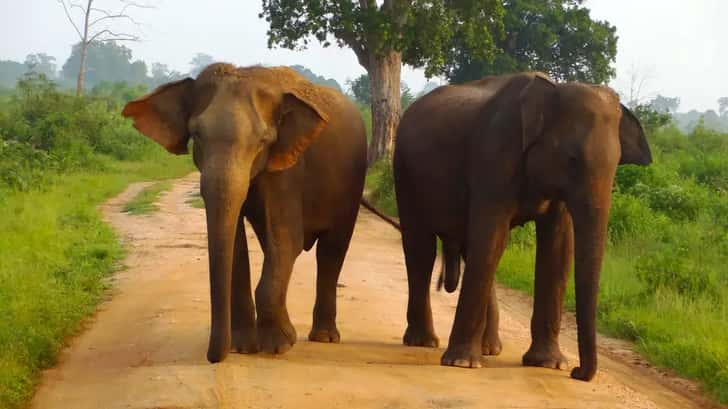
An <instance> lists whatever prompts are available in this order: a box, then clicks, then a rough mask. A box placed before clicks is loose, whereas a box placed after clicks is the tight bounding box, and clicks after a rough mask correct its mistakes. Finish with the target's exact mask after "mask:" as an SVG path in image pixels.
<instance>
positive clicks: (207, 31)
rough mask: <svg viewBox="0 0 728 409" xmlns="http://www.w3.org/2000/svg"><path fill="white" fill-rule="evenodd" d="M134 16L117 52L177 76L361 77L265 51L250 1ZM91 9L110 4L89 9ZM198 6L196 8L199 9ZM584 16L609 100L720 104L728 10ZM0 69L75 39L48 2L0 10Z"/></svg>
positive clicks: (350, 57) (65, 50) (621, 5)
mask: <svg viewBox="0 0 728 409" xmlns="http://www.w3.org/2000/svg"><path fill="white" fill-rule="evenodd" d="M151 2H153V3H154V4H156V5H157V8H156V9H153V10H140V11H136V12H134V16H135V17H136V18H137V19H138V20H139V21H141V22H142V23H143V37H144V41H143V42H141V43H127V46H129V47H130V48H131V49H132V50H133V53H134V58H137V59H142V60H144V61H145V62H147V64H148V65H149V66H151V63H152V62H162V63H165V64H168V65H169V66H170V67H171V68H173V69H176V70H178V71H182V72H186V71H187V70H188V69H189V65H188V63H189V61H190V59H191V58H192V56H193V55H194V54H195V53H197V52H203V53H206V54H210V55H212V56H213V57H215V59H217V60H224V61H229V62H233V63H236V64H239V65H249V64H257V63H263V64H285V65H293V64H301V65H304V66H306V67H309V68H310V69H311V70H313V71H314V72H316V73H318V74H319V75H323V76H325V77H332V78H334V79H336V80H337V81H339V83H341V84H342V86H343V85H344V82H345V81H346V80H347V79H348V78H354V77H356V76H358V75H359V74H362V73H364V70H363V69H362V68H361V67H360V66H359V65H358V63H357V62H356V58H355V57H354V53H353V52H352V51H350V50H348V49H339V48H337V47H335V46H334V47H329V48H326V49H324V48H322V47H320V46H318V45H313V46H311V47H310V48H309V49H308V50H306V51H299V52H294V51H289V50H283V49H273V50H270V49H268V47H267V42H266V40H267V38H266V29H267V25H266V22H265V21H264V20H261V19H259V18H258V13H259V12H260V7H261V6H260V5H261V2H260V0H208V1H205V2H200V1H195V0H159V1H154V0H152V1H151ZM97 3H98V4H99V5H100V6H105V5H115V4H118V2H117V1H116V0H97ZM201 4H203V5H202V6H201ZM586 4H587V6H588V7H589V8H591V9H592V16H593V17H595V18H597V19H600V20H607V21H609V22H610V23H612V24H613V25H615V26H616V27H617V34H618V36H619V42H618V46H619V51H618V54H617V63H616V66H617V78H616V79H615V81H614V82H613V83H612V86H613V87H614V88H615V89H617V90H618V91H625V90H627V89H628V88H629V82H630V81H629V78H630V76H631V73H632V72H637V73H638V74H639V77H646V78H647V82H646V86H645V89H644V90H643V94H644V96H647V97H649V96H653V95H655V94H657V93H660V94H663V95H666V96H678V97H680V99H681V106H680V110H681V111H687V110H690V109H698V110H701V111H702V110H705V109H715V108H716V107H717V103H716V101H717V99H718V98H719V97H722V96H728V80H727V79H726V77H727V75H728V51H726V50H725V49H724V47H725V46H726V45H728V0H587V3H586ZM0 38H1V39H2V40H0V59H11V60H16V61H21V62H22V61H23V60H24V59H25V56H26V55H27V54H29V53H35V52H44V53H47V54H50V55H53V56H55V57H56V58H57V62H58V65H59V67H60V66H61V65H62V64H63V62H64V61H65V60H66V58H68V55H69V54H70V50H71V44H73V43H75V42H77V41H78V37H77V35H76V33H75V32H74V30H73V28H72V27H71V26H70V24H69V23H68V21H67V20H66V17H65V15H64V13H63V9H62V8H61V6H60V5H59V4H58V3H57V2H56V1H55V0H22V1H21V0H0ZM403 80H404V81H405V82H407V84H408V85H409V86H410V88H412V89H413V90H415V91H419V90H420V89H421V88H422V87H423V86H424V84H425V82H426V79H425V77H424V74H423V73H422V71H421V70H413V69H410V68H408V67H405V68H404V69H403Z"/></svg>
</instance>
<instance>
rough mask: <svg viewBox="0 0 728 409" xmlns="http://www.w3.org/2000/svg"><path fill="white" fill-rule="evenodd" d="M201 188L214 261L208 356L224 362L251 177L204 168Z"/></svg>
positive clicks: (211, 266)
mask: <svg viewBox="0 0 728 409" xmlns="http://www.w3.org/2000/svg"><path fill="white" fill-rule="evenodd" d="M202 175H203V176H202V178H201V180H200V190H201V192H202V197H203V198H204V200H205V212H206V215H207V240H208V252H209V262H210V301H211V321H212V324H211V329H210V343H209V347H208V351H207V359H208V361H210V362H220V361H222V360H223V359H225V357H226V356H227V354H228V352H229V351H230V342H231V339H230V300H231V295H230V291H231V290H230V288H231V280H232V266H233V256H234V255H233V253H234V245H235V244H234V243H235V234H236V230H237V222H238V217H239V215H240V211H241V208H242V204H243V202H244V201H245V198H246V196H247V193H248V186H249V183H250V181H249V179H248V177H247V176H243V175H244V173H242V172H236V171H234V170H232V171H231V170H230V169H229V168H228V169H225V170H222V171H217V170H210V171H209V172H206V171H203V172H202Z"/></svg>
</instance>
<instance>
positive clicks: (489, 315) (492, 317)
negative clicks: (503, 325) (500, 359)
mask: <svg viewBox="0 0 728 409" xmlns="http://www.w3.org/2000/svg"><path fill="white" fill-rule="evenodd" d="M499 321H500V314H499V313H498V299H497V298H496V295H495V285H494V286H493V288H492V289H491V291H490V300H489V301H488V307H487V311H486V313H485V332H483V342H482V346H483V348H482V350H483V355H499V354H500V353H501V351H502V350H503V344H501V340H500V336H499V335H498V325H499Z"/></svg>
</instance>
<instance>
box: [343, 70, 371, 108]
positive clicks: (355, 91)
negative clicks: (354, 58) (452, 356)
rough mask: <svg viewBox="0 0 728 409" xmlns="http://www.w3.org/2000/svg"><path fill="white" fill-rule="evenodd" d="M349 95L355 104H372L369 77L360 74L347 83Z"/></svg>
mask: <svg viewBox="0 0 728 409" xmlns="http://www.w3.org/2000/svg"><path fill="white" fill-rule="evenodd" d="M346 85H348V86H349V90H350V92H351V95H353V96H354V99H355V100H356V102H358V103H360V104H362V105H366V106H369V105H371V104H372V90H371V85H370V84H369V75H367V74H362V75H360V76H358V77H356V78H355V79H353V80H349V81H347V83H346Z"/></svg>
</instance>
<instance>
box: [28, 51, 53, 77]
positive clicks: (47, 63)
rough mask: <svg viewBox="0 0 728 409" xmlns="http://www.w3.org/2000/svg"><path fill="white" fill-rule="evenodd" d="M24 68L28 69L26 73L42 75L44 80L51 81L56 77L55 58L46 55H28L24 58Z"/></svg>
mask: <svg viewBox="0 0 728 409" xmlns="http://www.w3.org/2000/svg"><path fill="white" fill-rule="evenodd" d="M25 66H26V67H28V71H34V72H37V73H38V74H43V75H45V76H46V78H49V79H53V78H55V77H56V57H53V56H50V55H48V54H44V53H37V54H28V56H27V57H25Z"/></svg>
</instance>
